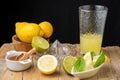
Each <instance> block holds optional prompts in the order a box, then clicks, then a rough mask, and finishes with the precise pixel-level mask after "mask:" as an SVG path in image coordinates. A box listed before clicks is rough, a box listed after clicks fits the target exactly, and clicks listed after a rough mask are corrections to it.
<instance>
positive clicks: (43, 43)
mask: <svg viewBox="0 0 120 80" xmlns="http://www.w3.org/2000/svg"><path fill="white" fill-rule="evenodd" d="M31 45H32V47H33V48H36V49H37V51H38V52H44V51H46V50H47V49H48V48H49V42H48V41H47V40H46V39H44V38H42V37H40V36H34V37H33V39H32V44H31Z"/></svg>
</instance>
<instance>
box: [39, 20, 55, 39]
mask: <svg viewBox="0 0 120 80" xmlns="http://www.w3.org/2000/svg"><path fill="white" fill-rule="evenodd" d="M39 26H40V36H42V37H44V38H50V36H51V35H52V34H53V26H52V24H51V23H50V22H48V21H43V22H41V23H39Z"/></svg>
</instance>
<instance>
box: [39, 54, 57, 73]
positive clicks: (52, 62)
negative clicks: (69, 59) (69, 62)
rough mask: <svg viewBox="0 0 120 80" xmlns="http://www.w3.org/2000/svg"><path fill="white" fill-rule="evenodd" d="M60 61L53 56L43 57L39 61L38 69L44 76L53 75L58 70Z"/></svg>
mask: <svg viewBox="0 0 120 80" xmlns="http://www.w3.org/2000/svg"><path fill="white" fill-rule="evenodd" d="M57 65H58V61H57V58H56V57H55V56H53V55H48V54H47V55H43V56H41V57H39V59H38V61H37V67H38V69H39V70H40V72H41V73H43V74H53V73H54V72H55V71H56V69H57Z"/></svg>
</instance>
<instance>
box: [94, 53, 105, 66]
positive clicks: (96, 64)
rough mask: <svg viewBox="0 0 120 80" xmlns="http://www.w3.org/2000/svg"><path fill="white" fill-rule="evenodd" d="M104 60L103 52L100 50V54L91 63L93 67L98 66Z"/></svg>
mask: <svg viewBox="0 0 120 80" xmlns="http://www.w3.org/2000/svg"><path fill="white" fill-rule="evenodd" d="M104 61H105V53H104V52H103V51H101V53H100V56H99V57H98V59H97V61H96V62H95V64H94V65H93V67H94V68H96V67H98V66H99V65H101V64H102V63H104Z"/></svg>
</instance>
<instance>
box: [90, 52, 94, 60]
mask: <svg viewBox="0 0 120 80" xmlns="http://www.w3.org/2000/svg"><path fill="white" fill-rule="evenodd" d="M90 55H91V59H92V60H93V57H94V56H95V53H94V52H90Z"/></svg>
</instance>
